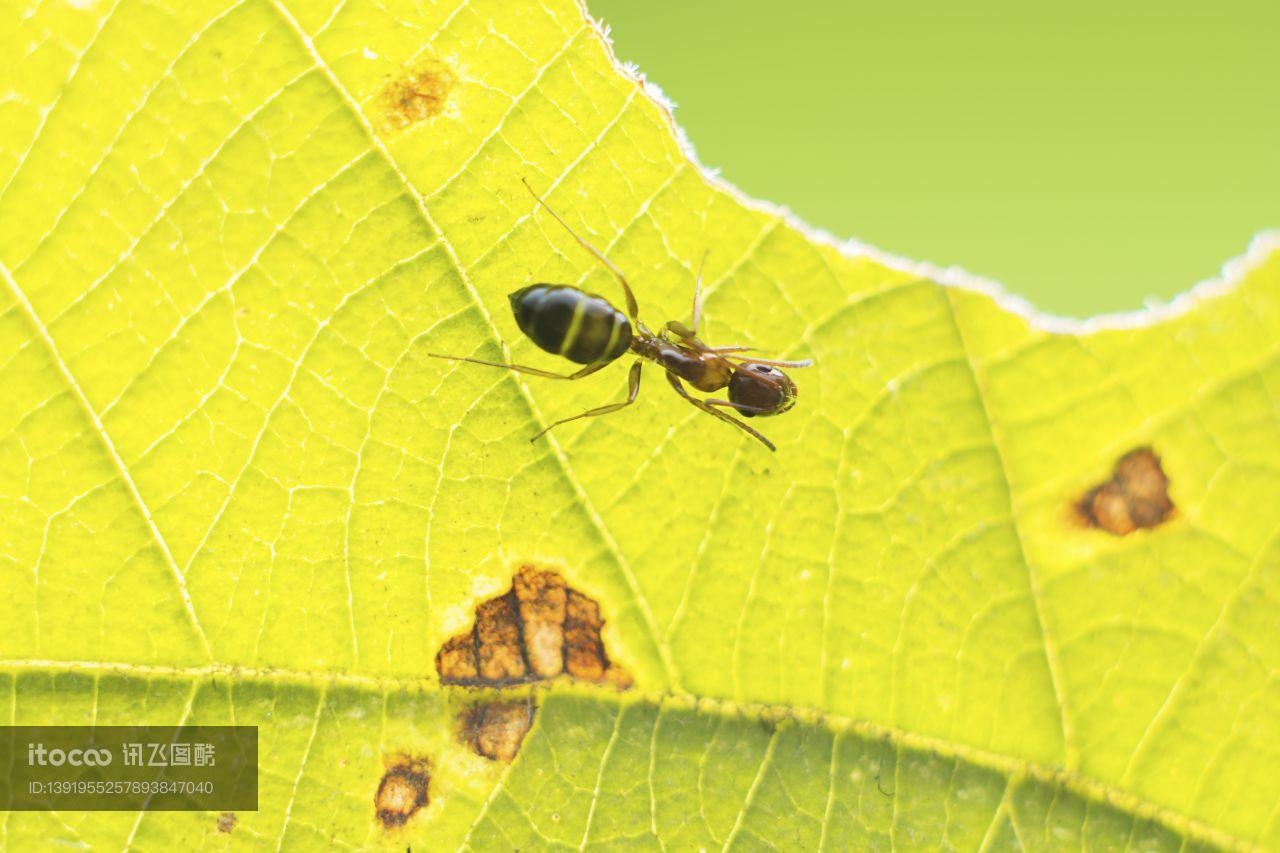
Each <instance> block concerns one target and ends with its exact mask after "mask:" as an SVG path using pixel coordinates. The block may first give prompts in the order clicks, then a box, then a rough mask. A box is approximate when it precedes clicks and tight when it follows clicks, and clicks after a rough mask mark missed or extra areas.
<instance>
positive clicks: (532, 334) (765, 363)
mask: <svg viewBox="0 0 1280 853" xmlns="http://www.w3.org/2000/svg"><path fill="white" fill-rule="evenodd" d="M520 181H521V183H523V184H524V186H525V189H527V190H528V191H529V194H530V195H532V196H533V198H534V200H535V201H537V202H538V204H540V205H542V207H543V209H544V210H546V211H547V213H550V214H551V215H552V217H554V218H555V220H556V222H559V223H560V224H561V225H562V226H564V229H565V230H566V231H568V232H569V236H571V237H573V239H574V240H575V241H577V243H578V245H580V246H582V248H584V249H586V250H587V251H588V252H590V253H591V254H592V255H594V256H595V258H596V260H598V261H599V262H600V263H601V264H603V265H604V266H605V267H606V268H607V269H608V270H609V271H610V272H611V273H613V275H614V277H615V278H617V279H618V283H619V284H621V285H622V292H623V295H624V296H625V297H626V301H627V310H626V312H625V313H623V312H622V311H621V310H619V309H618V308H616V307H614V305H613V304H612V303H610V302H609V301H608V300H607V299H605V298H604V297H602V296H597V295H595V294H594V293H587V292H586V291H583V290H580V289H579V288H577V287H574V286H572V285H568V284H531V285H529V286H528V287H522V288H521V289H519V290H517V291H515V292H514V293H512V294H511V295H510V297H509V298H510V300H511V310H512V312H513V313H514V314H515V318H516V324H517V325H518V326H519V327H520V331H522V332H524V333H525V335H527V336H528V337H529V339H530V340H532V341H533V342H534V343H535V344H537V345H538V346H539V347H541V348H542V349H543V350H545V351H547V352H549V353H551V354H552V355H559V356H563V357H564V358H567V359H569V360H570V361H572V362H575V363H577V364H581V365H583V367H582V369H581V370H578V371H576V372H574V373H567V374H565V373H554V372H552V371H549V370H542V369H540V368H537V367H527V366H525V365H520V364H504V363H502V362H496V361H484V360H482V359H478V358H467V357H465V356H457V355H441V354H438V353H428V355H430V356H431V357H432V358H443V359H448V360H450V361H468V362H471V363H472V364H483V365H486V366H488V367H500V368H503V369H506V370H514V371H516V372H518V373H527V374H530V375H532V376H542V377H544V378H547V379H568V380H571V381H572V380H574V379H582V378H583V377H585V376H590V375H591V374H593V373H595V372H596V371H597V370H599V369H600V368H602V367H604V366H605V365H608V364H612V363H613V362H614V361H616V360H617V359H619V358H621V357H622V356H623V355H624V354H625V353H626V352H627V351H628V350H630V351H631V352H634V353H635V354H636V355H637V356H638V358H636V360H635V362H634V363H633V364H632V365H631V372H630V374H629V375H628V378H627V399H625V400H623V401H622V402H621V403H610V404H609V405H607V406H599V407H597V408H594V409H588V410H587V411H585V412H583V413H582V414H579V415H573V416H572V417H568V418H562V419H561V420H558V421H556V422H555V423H553V424H551V426H548V427H546V428H545V429H543V430H541V431H540V432H539V433H538V434H537V435H535V436H534V437H533V438H531V439H530V441H536V440H537V439H539V438H540V437H542V436H543V435H544V434H545V433H546V432H547V430H550V429H551V428H552V427H557V426H560V425H561V424H565V423H569V422H570V421H576V420H578V419H579V418H593V417H597V416H599V415H607V414H610V413H612V412H616V411H619V410H620V409H624V408H626V407H627V406H630V405H631V404H632V403H634V402H635V401H636V397H637V395H639V393H640V368H641V365H643V364H644V361H645V359H648V360H649V361H652V362H655V363H657V364H658V365H660V366H661V367H662V369H663V370H665V371H666V374H667V381H668V382H670V383H671V387H672V388H674V389H675V390H676V393H678V394H679V395H680V396H681V397H683V398H684V399H686V400H688V401H689V402H690V403H692V404H693V405H694V406H696V407H697V408H699V409H701V410H702V411H704V412H706V413H707V414H709V415H711V416H713V417H716V418H719V419H720V420H722V421H724V422H725V423H729V424H733V425H734V426H735V427H737V428H738V429H740V430H742V431H743V432H746V433H747V434H748V435H750V436H752V437H754V438H755V439H756V440H758V441H759V442H760V443H761V444H763V445H764V446H765V447H767V448H769V449H770V450H775V449H776V448H775V447H774V445H773V442H771V441H769V439H767V438H765V437H764V436H763V435H761V434H760V433H759V432H757V431H756V430H754V429H752V428H751V427H750V426H748V425H747V424H745V423H743V422H742V421H740V420H738V419H737V418H735V417H733V416H732V415H730V414H729V413H728V412H726V411H725V409H730V410H733V411H735V412H737V413H738V414H740V415H742V416H743V417H745V418H750V417H755V416H756V415H760V416H762V417H763V416H766V415H780V414H782V413H783V412H785V411H787V410H788V409H790V408H791V407H792V406H794V405H795V402H796V395H797V393H798V392H797V390H796V384H795V383H794V382H793V381H791V378H790V377H789V376H787V374H785V373H783V372H782V370H781V368H783V367H808V366H809V365H811V364H812V363H813V362H812V361H808V360H806V361H777V360H772V359H761V358H749V357H747V356H745V355H742V353H745V352H750V351H751V350H752V348H751V347H744V346H728V347H712V346H708V345H707V344H705V343H703V342H702V341H701V340H699V339H698V334H697V332H698V323H699V320H700V319H701V314H702V264H705V263H706V259H707V256H706V254H705V253H704V254H703V256H702V263H700V264H699V265H698V275H697V280H696V283H695V285H694V291H693V325H692V326H685V325H684V324H683V323H679V322H676V321H674V320H673V321H671V322H669V323H667V324H666V325H665V326H664V327H663V330H662V332H660V333H659V334H656V335H655V334H654V333H653V332H651V331H650V330H649V329H648V327H646V326H645V325H644V324H643V323H641V322H640V318H639V313H640V312H639V308H638V307H637V305H636V297H635V294H634V293H632V291H631V285H630V284H628V283H627V278H626V276H624V275H623V274H622V270H620V269H618V267H617V266H615V265H614V264H613V262H612V261H610V260H609V259H608V258H606V257H605V256H604V254H603V253H602V252H600V251H599V250H598V249H596V248H595V247H594V246H592V245H591V244H590V243H588V242H587V241H586V240H584V239H582V238H581V237H579V236H578V235H577V234H576V233H575V232H574V230H573V229H572V228H570V227H569V224H568V223H567V222H565V221H564V220H563V219H561V218H560V214H558V213H556V212H555V211H554V210H552V209H551V206H550V205H548V204H547V203H546V202H545V201H543V200H542V198H541V197H540V196H539V195H538V194H537V193H536V192H534V191H533V187H531V186H529V182H528V181H526V180H525V179H524V178H521V179H520ZM686 382H687V383H689V384H690V385H692V386H693V387H694V388H695V389H696V390H698V391H702V392H704V393H712V392H715V391H719V390H721V389H722V388H728V389H729V392H728V393H729V399H728V400H718V399H713V398H706V399H702V398H698V397H694V396H692V395H691V394H690V393H689V392H688V390H687V389H686V388H685V386H684V383H686Z"/></svg>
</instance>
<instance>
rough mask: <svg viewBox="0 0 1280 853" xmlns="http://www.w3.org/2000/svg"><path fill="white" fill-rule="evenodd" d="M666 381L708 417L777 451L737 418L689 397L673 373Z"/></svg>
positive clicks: (765, 439)
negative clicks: (740, 431)
mask: <svg viewBox="0 0 1280 853" xmlns="http://www.w3.org/2000/svg"><path fill="white" fill-rule="evenodd" d="M667 381H668V382H670V383H671V387H672V388H675V389H676V393H678V394H679V395H680V396H681V397H684V398H685V399H686V400H688V401H689V402H690V403H692V404H693V405H694V406H696V407H697V408H699V409H701V410H702V411H704V412H706V413H707V414H708V415H711V416H712V417H715V418H719V419H720V420H722V421H724V422H725V423H729V424H733V425H734V426H736V427H737V428H738V429H740V430H742V431H743V432H745V433H747V434H748V435H750V436H752V437H754V438H755V439H756V440H757V441H759V442H760V443H761V444H763V445H764V446H765V447H767V448H769V449H770V450H777V448H776V447H774V446H773V442H772V441H770V440H769V439H767V438H765V437H764V436H763V435H761V434H760V433H758V432H756V431H755V430H754V429H752V428H751V427H749V426H747V425H746V424H744V423H743V422H742V421H740V420H738V419H737V418H734V417H730V416H729V415H727V414H725V413H724V412H722V411H720V410H719V409H717V408H715V407H714V406H711V405H709V404H707V403H705V402H704V401H702V400H699V399H698V398H697V397H694V396H691V395H690V394H689V392H688V391H686V390H684V385H682V384H680V378H679V377H677V376H676V375H675V374H674V373H668V374H667Z"/></svg>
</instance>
